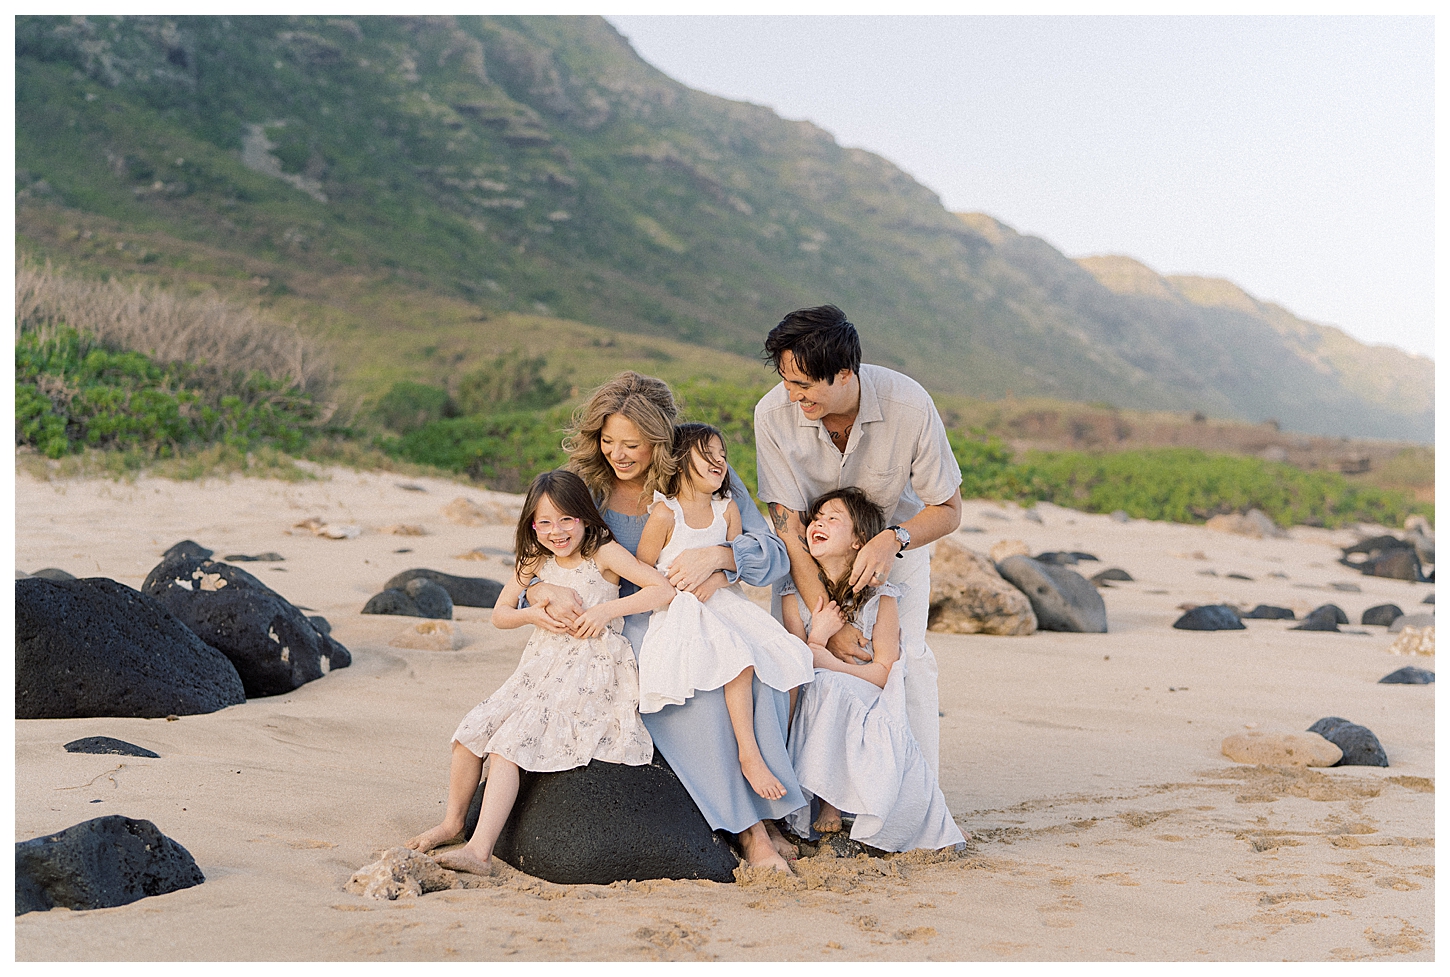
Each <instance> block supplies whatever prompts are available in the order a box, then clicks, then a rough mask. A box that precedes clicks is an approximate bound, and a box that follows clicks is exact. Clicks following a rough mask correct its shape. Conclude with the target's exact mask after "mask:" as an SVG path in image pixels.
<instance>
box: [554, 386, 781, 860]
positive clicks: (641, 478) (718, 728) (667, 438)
mask: <svg viewBox="0 0 1450 977" xmlns="http://www.w3.org/2000/svg"><path fill="white" fill-rule="evenodd" d="M677 414H678V410H677V408H676V406H675V398H674V395H673V394H672V393H670V388H669V386H668V385H667V384H666V383H665V382H664V381H663V380H657V379H655V378H654V377H646V376H642V375H641V374H638V373H635V372H633V371H626V372H624V373H621V374H619V375H618V376H616V377H615V378H614V379H612V380H610V381H609V382H608V383H606V384H604V385H603V386H601V387H599V388H598V389H597V390H595V391H594V393H593V394H592V395H590V397H589V400H588V401H587V402H586V403H585V404H584V406H583V407H581V408H580V409H579V411H578V412H576V414H575V417H574V432H573V434H572V435H571V436H570V437H569V438H568V439H567V440H566V441H565V442H564V446H565V448H566V449H567V450H568V451H569V467H570V468H572V469H573V470H574V471H576V472H578V473H579V475H580V477H582V478H583V479H584V483H585V484H586V485H588V486H589V488H590V490H591V491H592V492H593V493H594V497H595V500H596V502H597V503H598V505H599V510H600V512H601V514H602V515H603V516H604V521H605V523H607V524H608V526H609V529H610V531H611V532H612V533H613V534H614V538H615V539H616V540H617V541H618V542H619V543H620V544H621V545H623V546H624V547H625V549H627V550H629V551H630V552H631V553H633V552H635V551H636V550H637V549H638V547H639V539H640V534H641V533H642V532H643V531H644V524H645V521H646V520H647V519H648V518H649V506H650V503H651V502H652V501H653V499H654V493H655V490H656V489H661V488H663V487H664V484H665V481H666V480H667V479H668V478H669V476H670V474H671V473H672V467H673V462H672V461H671V459H670V444H671V442H672V441H673V438H674V424H675V418H676V416H677ZM730 491H731V495H732V496H733V497H734V498H736V499H738V500H740V501H741V504H740V513H741V522H742V526H741V530H742V531H741V533H740V535H739V536H737V537H736V538H735V539H734V540H732V541H731V542H730V544H729V545H727V546H707V547H702V548H700V549H695V550H687V551H685V552H684V553H682V554H680V555H679V556H678V557H676V558H675V560H674V562H673V563H672V564H671V565H670V566H669V568H668V570H667V572H666V574H665V575H666V576H667V577H668V578H669V581H670V583H672V584H674V585H675V587H676V588H677V589H680V590H688V591H690V592H691V593H693V594H695V596H696V597H698V598H700V599H701V600H708V599H709V597H710V595H711V594H713V593H714V592H715V591H716V590H718V589H719V588H720V587H724V586H728V585H729V584H731V583H734V582H735V580H737V579H739V580H744V581H745V582H746V583H749V584H752V585H754V586H757V587H763V586H767V585H769V584H771V583H773V582H774V581H776V580H778V579H780V578H781V577H784V576H785V575H786V574H787V573H788V572H789V571H790V558H789V557H788V556H787V554H786V550H785V545H784V544H783V543H782V542H781V541H780V539H779V538H778V537H777V536H776V535H775V533H773V532H772V531H771V530H770V527H769V526H767V525H766V522H765V519H764V518H763V517H762V516H761V515H760V512H759V510H757V509H756V508H755V506H754V505H752V504H750V503H749V499H750V494H749V492H748V491H746V488H745V484H744V483H743V482H741V480H740V476H739V475H737V474H736V473H735V470H734V469H733V468H732V469H731V470H730ZM627 594H628V591H627V590H626V588H625V586H623V585H621V587H620V596H621V597H623V596H627ZM528 599H529V602H530V603H531V604H539V603H544V604H545V606H546V608H547V610H548V612H549V614H550V616H552V617H555V618H556V619H558V620H560V621H563V622H565V623H568V622H569V621H572V620H573V618H574V616H575V615H576V614H577V613H578V610H579V608H580V605H579V603H578V597H577V595H575V594H574V593H573V592H572V591H570V590H568V589H567V588H560V587H555V586H553V585H550V584H545V583H536V584H533V585H531V586H530V587H529V590H528ZM648 627H649V615H648V614H636V615H633V616H631V617H628V618H625V622H624V636H625V637H626V638H628V639H629V641H630V644H631V645H633V646H634V650H635V654H636V655H638V654H639V643H640V641H641V639H643V637H644V633H645V631H646V630H647V629H648ZM754 692H755V736H756V739H757V740H758V741H759V744H760V751H761V754H762V755H763V756H764V757H765V760H766V763H767V764H768V765H769V767H770V769H771V770H772V771H773V772H775V773H776V774H777V776H778V777H779V779H780V781H781V783H782V784H783V785H784V786H785V788H786V792H785V795H784V796H783V797H781V798H779V799H778V800H774V801H768V800H766V799H765V798H763V797H761V796H760V795H759V794H757V793H756V792H755V791H754V790H753V789H752V788H751V787H750V784H749V783H748V782H747V781H746V779H745V776H744V775H743V774H742V773H741V772H740V760H739V753H738V748H737V746H736V743H735V734H734V732H733V730H732V729H731V727H730V714H729V712H728V711H727V710H726V708H725V696H724V692H723V691H722V690H721V689H713V690H711V691H709V692H697V693H696V694H695V695H694V696H693V697H691V698H690V699H687V700H686V701H685V703H684V704H683V705H678V706H666V707H665V708H664V709H662V710H660V711H659V712H656V713H650V714H648V715H645V716H644V717H643V718H644V724H645V728H647V729H648V730H649V732H650V735H651V736H652V737H654V741H655V746H656V747H657V748H658V749H659V751H660V754H661V755H662V756H663V757H664V758H665V760H666V761H668V762H669V764H670V767H671V768H672V769H673V770H674V771H675V774H676V775H677V776H678V777H679V778H680V781H681V783H683V784H684V785H685V789H686V790H688V791H689V792H690V796H691V798H693V799H694V801H695V805H696V806H697V807H699V809H700V813H701V814H703V815H704V816H705V820H706V821H708V822H709V823H710V827H712V828H715V829H717V830H720V829H723V830H725V831H730V832H732V833H734V834H736V835H739V838H740V846H741V849H742V851H743V852H744V854H745V861H746V863H747V864H749V865H768V866H771V867H773V868H775V869H777V870H780V871H789V870H790V869H789V867H788V866H787V864H786V862H785V859H784V857H783V856H784V855H785V854H786V853H787V852H788V851H789V850H790V846H789V844H788V843H787V842H786V840H785V838H784V837H782V836H781V834H780V832H779V831H778V830H776V828H775V825H773V824H771V823H770V821H771V819H774V818H781V817H785V816H786V815H787V814H789V813H791V812H792V811H794V810H796V809H797V808H800V807H803V806H804V805H805V804H806V800H805V797H804V795H803V794H802V793H801V790H800V784H799V783H797V782H796V779H795V773H794V772H793V771H792V769H791V766H790V754H789V753H788V751H787V750H786V745H785V740H786V730H787V727H788V725H789V722H790V699H789V696H788V695H787V694H786V693H784V692H778V691H776V690H774V689H771V688H769V687H768V686H765V685H762V684H760V682H759V681H756V682H755V686H754Z"/></svg>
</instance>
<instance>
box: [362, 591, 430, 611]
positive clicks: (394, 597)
mask: <svg viewBox="0 0 1450 977" xmlns="http://www.w3.org/2000/svg"><path fill="white" fill-rule="evenodd" d="M362 612H363V613H364V614H397V615H399V616H401V617H422V616H423V612H422V611H420V610H418V605H417V604H415V603H413V598H411V597H409V596H408V595H407V594H405V593H403V592H402V591H401V590H385V591H383V592H382V593H381V594H373V595H372V596H371V597H369V598H368V602H367V603H366V604H364V605H363V609H362Z"/></svg>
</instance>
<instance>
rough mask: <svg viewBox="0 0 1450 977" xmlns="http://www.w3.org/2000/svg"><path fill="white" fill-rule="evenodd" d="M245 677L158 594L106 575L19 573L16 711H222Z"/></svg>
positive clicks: (144, 714)
mask: <svg viewBox="0 0 1450 977" xmlns="http://www.w3.org/2000/svg"><path fill="white" fill-rule="evenodd" d="M245 699H246V696H245V694H244V692H243V689H242V682H241V679H240V678H239V677H238V675H237V670H236V668H235V667H233V665H232V663H231V662H229V661H228V660H227V659H226V657H225V656H224V655H222V654H221V652H219V651H217V650H216V649H215V648H212V647H210V646H209V645H207V644H206V643H205V642H203V641H202V640H201V638H199V637H197V635H196V633H195V632H193V631H192V630H191V629H190V628H188V627H187V626H186V625H185V624H184V623H182V622H181V621H179V620H177V619H176V618H175V617H174V616H173V615H171V614H170V613H168V612H167V610H166V608H165V607H163V606H162V605H161V604H160V603H159V602H158V601H156V600H155V599H154V598H152V597H150V596H148V595H146V594H142V593H138V592H137V591H134V590H132V589H131V588H130V587H127V586H125V585H124V584H119V583H117V582H116V581H114V580H107V579H106V578H104V577H90V578H87V579H85V580H67V581H55V580H44V579H40V578H35V577H32V578H29V579H26V580H17V581H16V582H15V718H16V719H78V718H84V717H88V716H127V717H133V718H140V719H159V718H162V717H164V716H172V715H175V716H191V715H196V714H198V713H204V712H216V711H217V710H218V709H224V708H226V707H227V706H232V705H236V704H238V703H240V702H243V701H245Z"/></svg>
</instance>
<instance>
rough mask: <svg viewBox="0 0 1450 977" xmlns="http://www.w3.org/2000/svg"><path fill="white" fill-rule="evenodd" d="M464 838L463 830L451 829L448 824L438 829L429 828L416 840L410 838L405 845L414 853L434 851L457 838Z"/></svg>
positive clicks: (439, 826) (441, 825)
mask: <svg viewBox="0 0 1450 977" xmlns="http://www.w3.org/2000/svg"><path fill="white" fill-rule="evenodd" d="M462 837H463V829H462V828H450V827H449V826H448V825H446V824H440V825H438V827H436V828H429V829H428V830H427V831H425V832H423V833H422V834H420V835H418V836H417V837H415V838H409V839H408V840H407V841H406V842H405V843H404V844H405V845H406V847H408V848H411V849H413V850H414V851H432V850H433V849H434V848H437V847H438V846H439V845H446V844H448V842H450V841H452V840H454V839H455V838H462Z"/></svg>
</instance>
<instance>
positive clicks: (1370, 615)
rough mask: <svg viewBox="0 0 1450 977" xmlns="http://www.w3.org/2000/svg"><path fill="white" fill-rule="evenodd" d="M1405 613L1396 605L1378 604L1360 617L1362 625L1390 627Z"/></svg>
mask: <svg viewBox="0 0 1450 977" xmlns="http://www.w3.org/2000/svg"><path fill="white" fill-rule="evenodd" d="M1404 613H1405V612H1404V611H1402V610H1400V609H1399V607H1397V606H1396V605H1394V604H1376V605H1375V606H1374V607H1371V608H1370V609H1369V610H1367V611H1365V612H1364V613H1363V614H1361V615H1360V616H1359V623H1360V624H1380V625H1386V626H1388V625H1390V624H1392V623H1393V622H1394V620H1395V618H1397V617H1401V616H1402V615H1403V614H1404Z"/></svg>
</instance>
